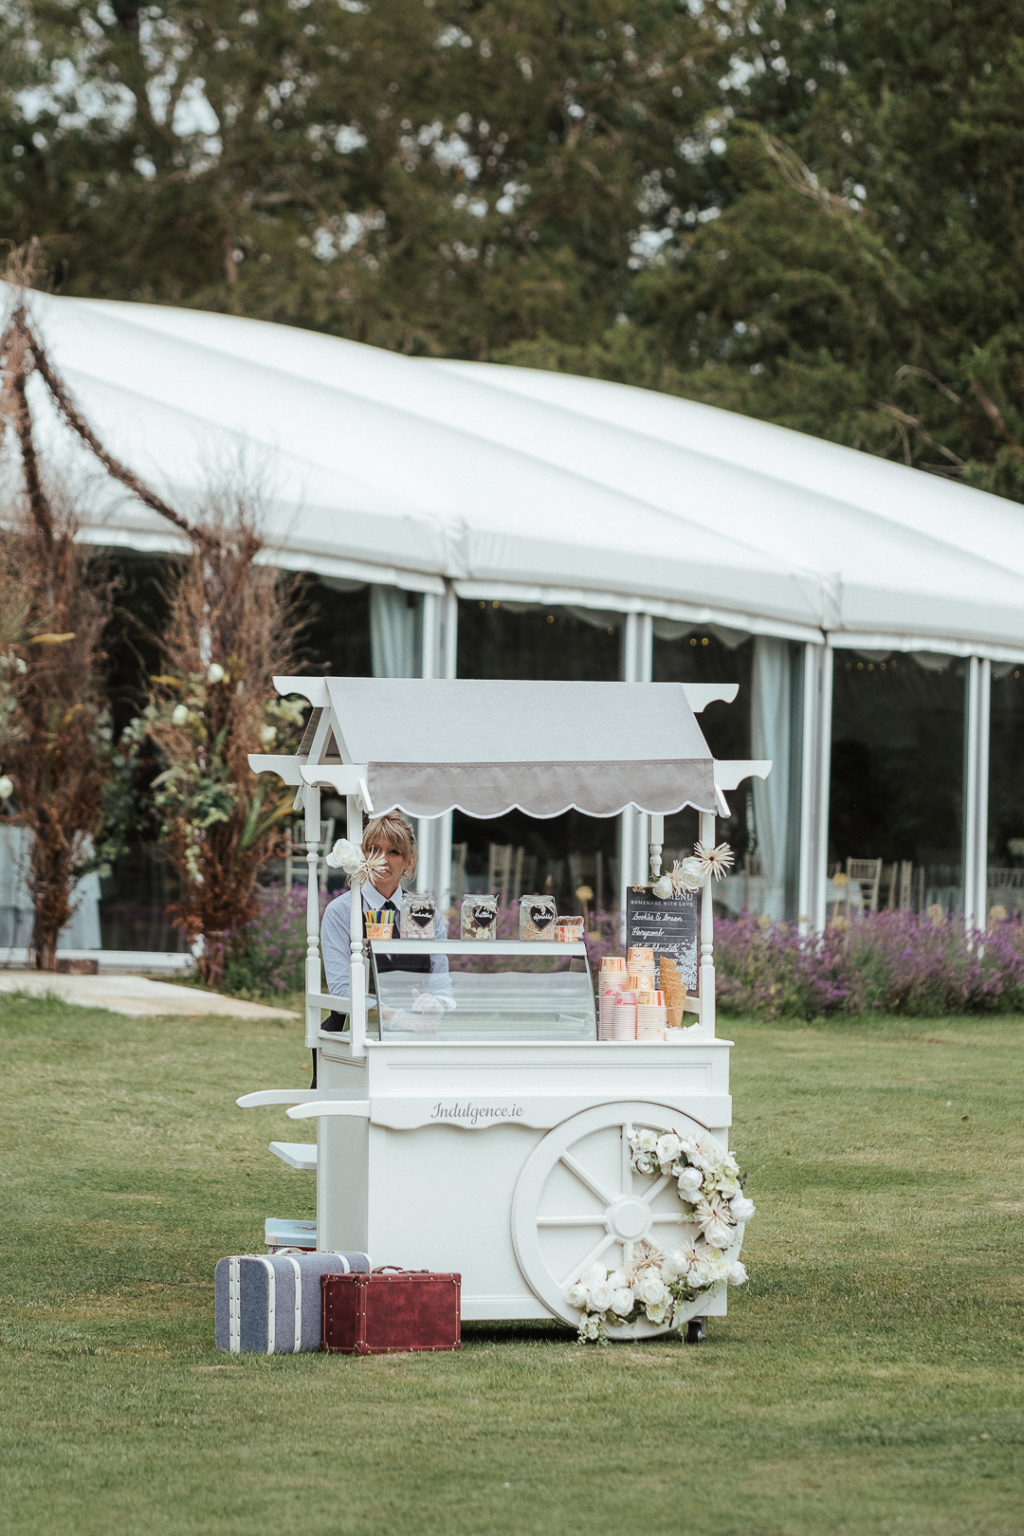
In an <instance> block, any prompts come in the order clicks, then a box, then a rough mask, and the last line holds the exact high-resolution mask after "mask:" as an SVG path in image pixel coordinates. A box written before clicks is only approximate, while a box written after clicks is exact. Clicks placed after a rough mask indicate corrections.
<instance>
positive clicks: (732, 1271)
mask: <svg viewBox="0 0 1024 1536" xmlns="http://www.w3.org/2000/svg"><path fill="white" fill-rule="evenodd" d="M725 1278H726V1279H727V1280H728V1282H729V1284H730V1285H746V1283H747V1270H746V1266H745V1265H743V1264H741V1263H740V1261H739V1259H734V1260H733V1262H732V1263H731V1264H730V1265H729V1273H728V1274H727V1275H726V1277H725Z"/></svg>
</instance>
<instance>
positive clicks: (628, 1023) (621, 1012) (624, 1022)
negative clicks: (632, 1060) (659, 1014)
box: [612, 992, 636, 1040]
mask: <svg viewBox="0 0 1024 1536" xmlns="http://www.w3.org/2000/svg"><path fill="white" fill-rule="evenodd" d="M614 1008H615V1015H614V1018H613V1019H612V1039H613V1040H635V1039H636V993H635V992H620V993H619V995H618V997H617V998H616V999H615V1004H614Z"/></svg>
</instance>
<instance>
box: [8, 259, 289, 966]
mask: <svg viewBox="0 0 1024 1536" xmlns="http://www.w3.org/2000/svg"><path fill="white" fill-rule="evenodd" d="M31 266H32V262H31V260H30V259H28V260H27V259H25V258H23V257H18V258H16V259H14V260H12V262H11V263H9V264H8V268H7V270H6V272H5V276H6V278H7V279H8V280H9V281H11V282H12V283H14V284H15V286H16V292H17V295H18V296H17V297H16V300H15V302H14V305H13V306H12V309H11V312H10V315H9V317H8V319H7V322H6V324H5V326H4V328H3V331H2V334H0V371H2V391H0V431H2V433H3V436H4V437H5V438H6V437H8V436H9V435H13V439H14V443H15V446H16V450H17V455H18V458H19V461H20V467H21V475H22V480H23V491H22V493H21V495H20V496H19V497H18V498H17V501H16V503H15V505H14V507H13V509H12V511H11V513H10V515H9V516H8V518H7V519H6V521H7V524H8V526H7V528H6V529H5V530H4V534H3V538H2V541H0V546H2V547H0V556H2V560H3V562H4V563H3V566H2V568H0V592H2V593H3V594H6V595H5V596H4V597H3V599H2V604H0V607H2V611H0V654H2V656H3V661H2V662H0V726H2V728H3V735H2V737H0V743H2V746H0V814H2V815H5V816H6V817H8V818H12V819H14V820H16V821H17V822H19V823H20V824H22V825H24V826H25V827H27V828H28V829H29V831H30V832H31V834H32V837H31V849H32V851H31V868H30V872H29V887H30V891H31V893H32V896H33V901H34V904H35V927H34V931H33V950H34V953H35V963H36V964H37V965H39V966H41V967H43V968H48V969H52V968H53V966H54V965H55V949H56V940H57V935H58V933H59V931H60V929H61V928H62V927H63V926H64V924H65V923H66V922H67V920H68V918H69V916H70V915H71V892H72V890H73V886H74V882H75V880H76V879H77V877H78V875H80V874H81V873H82V871H83V869H84V868H85V867H86V865H87V861H88V857H89V850H90V849H93V851H94V856H95V850H96V848H97V847H102V851H103V852H104V853H107V854H109V853H110V852H112V851H114V850H115V849H116V846H117V844H118V842H119V840H120V839H121V838H122V837H123V836H124V835H125V831H126V825H127V823H128V822H129V821H130V820H131V818H132V810H133V796H134V795H136V794H137V793H138V792H139V790H140V785H139V783H138V777H139V764H140V757H141V755H142V746H143V743H144V742H146V741H148V742H149V743H150V744H151V745H152V747H153V748H155V750H156V753H157V756H158V759H159V771H158V772H157V774H156V777H155V778H154V779H153V780H152V782H151V783H149V784H145V785H142V786H141V792H142V793H143V794H144V795H149V794H150V792H151V795H152V808H153V810H154V811H155V813H156V817H157V820H158V823H159V826H160V840H161V844H162V847H163V849H164V852H165V854H166V856H167V858H168V861H169V862H170V864H171V865H172V866H173V867H174V869H175V870H176V872H177V873H178V875H179V877H180V882H181V889H182V896H181V899H180V901H179V902H178V904H177V906H176V908H175V910H174V912H173V916H174V918H175V921H176V922H177V923H178V924H179V925H180V926H181V928H182V929H183V930H184V932H185V935H186V937H187V938H188V939H189V940H190V942H192V943H193V944H194V945H195V943H196V941H197V940H200V939H202V940H203V941H204V943H203V944H202V945H201V946H198V947H199V949H200V954H199V968H200V973H201V974H204V973H205V972H206V971H207V969H208V968H209V966H210V964H211V963H215V951H216V949H217V946H218V945H219V944H220V943H221V942H222V940H221V937H220V936H221V935H222V934H223V932H224V931H225V930H227V929H237V928H238V927H239V926H240V925H241V924H242V923H243V922H244V921H245V919H246V917H248V916H250V915H251V914H252V913H253V911H254V910H255V885H256V879H257V877H258V875H259V872H260V869H261V867H262V866H263V865H264V864H265V863H266V862H267V860H268V859H269V858H271V857H273V856H274V855H275V854H276V852H277V848H278V841H279V837H280V826H281V823H282V822H283V820H284V818H285V817H286V816H287V815H288V814H289V812H290V809H291V806H290V799H291V797H290V795H289V794H288V793H287V792H286V791H285V790H284V789H283V786H280V785H278V786H276V787H273V788H272V787H271V785H270V783H269V778H270V776H268V775H256V776H254V775H253V774H252V773H251V772H250V769H249V765H248V753H249V752H250V751H253V750H257V749H259V748H260V747H262V748H263V749H264V750H266V749H267V748H268V746H270V745H272V744H273V742H274V741H275V739H276V733H277V729H278V727H279V725H281V724H283V723H285V722H288V723H291V724H295V723H299V721H300V712H299V710H300V707H299V706H298V705H294V704H289V703H288V702H286V701H282V700H280V699H279V697H278V695H277V693H276V690H275V689H274V686H273V681H272V679H273V676H274V674H275V673H282V672H283V673H288V672H294V671H295V670H296V644H297V634H298V625H297V623H296V622H295V620H294V617H293V615H292V611H291V605H290V598H289V594H288V593H287V592H285V591H283V590H282V588H281V585H280V583H279V582H278V579H277V577H276V575H275V573H274V572H273V571H272V570H271V569H269V568H268V567H264V566H261V565H259V564H258V563H257V557H258V556H259V553H260V551H261V549H262V541H261V539H260V536H259V533H258V527H257V524H258V509H256V508H255V506H254V498H252V497H251V496H248V495H245V494H243V493H242V492H241V491H240V490H239V489H238V488H237V487H234V488H229V489H228V490H227V491H226V492H224V493H222V494H220V495H215V496H213V497H211V498H210V501H209V503H208V505H207V506H206V507H204V508H202V509H200V511H199V512H198V514H197V515H196V516H194V517H192V518H189V517H186V516H184V515H183V514H182V513H181V512H180V511H178V510H177V509H175V508H173V507H171V506H169V505H168V504H167V503H166V502H165V501H164V500H163V499H162V498H161V497H160V496H158V495H157V494H156V493H155V492H154V491H153V490H152V489H151V488H150V487H148V486H147V485H145V484H144V483H143V482H142V481H141V480H140V479H139V477H138V476H137V475H135V474H134V473H133V472H132V471H131V470H130V469H129V468H128V467H127V466H125V465H123V464H121V463H120V462H119V461H118V460H117V459H115V458H114V457H113V455H111V454H110V453H109V452H108V451H107V450H106V449H105V448H104V446H103V444H102V443H101V442H100V441H99V440H98V438H97V436H96V434H95V433H94V432H93V430H92V428H91V427H90V425H89V423H88V422H87V421H86V419H85V417H84V416H83V414H82V413H81V411H80V410H79V409H78V407H77V405H76V404H75V402H74V400H73V399H72V397H71V395H70V394H69V392H68V390H67V388H66V387H65V385H64V383H63V381H62V380H61V378H60V376H59V374H58V373H57V371H56V369H55V368H54V366H53V364H52V362H51V360H50V359H49V357H48V356H47V353H46V348H45V346H44V345H43V343H42V342H41V340H40V338H39V336H38V335H37V334H36V332H35V330H34V328H33V326H32V322H31V318H30V315H29V311H28V308H27V301H26V299H25V289H26V288H27V286H28V285H29V283H30V282H31V279H32V272H31ZM32 375H36V376H37V377H38V378H39V379H40V381H41V383H42V385H43V387H44V388H45V390H46V391H47V392H48V394H49V397H50V399H51V401H52V403H53V405H54V407H55V409H56V411H57V413H58V415H59V417H60V418H61V420H62V421H63V422H64V424H65V425H66V426H67V427H68V428H69V429H70V431H71V432H72V434H73V435H74V436H75V437H76V438H77V439H78V440H79V442H81V443H82V444H84V446H85V447H86V448H87V449H88V450H89V452H90V453H91V454H92V455H93V457H94V458H95V460H96V461H98V462H99V464H100V465H102V467H103V468H104V469H105V470H106V472H107V473H108V474H109V475H110V476H111V477H113V478H114V479H116V480H117V481H119V482H120V483H121V484H122V485H124V486H125V487H126V489H127V490H128V491H129V492H130V493H131V494H132V495H133V496H135V497H137V498H138V499H139V500H140V501H141V502H142V503H144V505H146V506H148V507H149V508H151V509H152V510H153V511H155V512H157V513H158V514H159V515H160V516H161V517H164V518H166V519H167V520H168V521H169V522H170V523H172V524H173V525H174V526H175V527H176V528H177V529H178V530H179V531H180V532H182V533H184V534H185V535H186V536H187V538H188V540H189V543H190V546H191V550H192V553H191V555H190V556H189V557H188V558H187V559H186V560H185V562H184V563H183V565H182V566H181V567H180V569H179V573H178V574H179V580H178V584H177V586H176V589H175V592H174V594H173V597H172V601H171V617H170V622H169V624H168V626H167V629H166V631H165V633H164V634H163V635H162V636H161V637H160V639H161V645H162V653H163V665H162V671H161V673H160V675H158V676H157V677H155V678H153V679H152V684H151V688H150V694H149V698H148V700H147V701H146V704H145V707H144V708H143V710H142V713H141V714H140V715H139V717H138V718H137V719H136V720H134V721H133V722H132V723H131V725H130V726H129V728H128V730H127V731H126V732H125V734H124V736H123V738H122V740H121V742H120V743H119V744H118V750H117V752H116V754H114V755H113V757H112V746H111V742H110V739H109V738H110V729H109V724H108V722H107V719H106V716H105V713H104V701H105V679H104V677H103V667H102V663H103V657H102V652H101V637H102V632H103V627H104V623H105V622H106V618H107V615H108V613H109V607H110V593H109V590H107V589H105V588H104V586H103V584H102V581H97V580H96V579H95V571H94V568H93V569H91V570H90V568H88V566H87V562H86V559H85V556H84V553H83V551H82V550H81V548H80V547H79V546H77V545H76V543H75V532H76V520H75V517H74V513H73V510H72V509H71V508H70V506H69V505H64V504H61V503H58V501H57V500H56V499H55V497H54V495H53V494H52V492H51V491H49V490H48V489H47V486H46V484H45V482H44V476H43V473H42V469H41V466H40V462H39V456H38V453H37V450H36V445H35V441H34V436H33V425H32V416H31V410H30V404H29V396H28V393H27V385H28V381H29V379H30V377H31V376H32ZM104 800H105V802H106V803H105V805H104Z"/></svg>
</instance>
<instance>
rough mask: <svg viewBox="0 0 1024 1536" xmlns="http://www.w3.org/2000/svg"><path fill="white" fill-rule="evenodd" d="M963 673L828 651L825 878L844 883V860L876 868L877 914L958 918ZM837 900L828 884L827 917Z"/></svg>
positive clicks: (954, 663) (961, 665) (927, 661)
mask: <svg viewBox="0 0 1024 1536" xmlns="http://www.w3.org/2000/svg"><path fill="white" fill-rule="evenodd" d="M966 667H967V663H966V662H964V661H962V660H960V659H958V658H952V657H939V656H931V655H929V656H928V657H926V658H924V663H923V664H922V662H918V661H917V660H915V659H914V658H913V657H912V656H908V655H898V654H893V655H890V656H888V657H885V658H868V657H865V656H863V655H861V654H859V653H858V652H856V651H837V652H836V656H835V667H834V682H833V711H832V777H831V792H830V798H829V842H828V859H829V874H830V876H831V875H834V874H837V873H838V874H839V875H840V876H845V875H846V873H847V861H848V860H850V859H856V860H871V859H874V860H877V859H881V861H882V880H881V882H880V885H879V889H878V893H877V896H876V897H875V901H876V903H877V905H879V906H889V905H892V906H898V905H901V904H902V905H911V906H913V907H914V908H916V909H918V910H921V911H926V910H927V909H928V908H929V907H941V908H942V910H943V911H945V912H947V913H950V914H952V913H955V912H962V911H963V904H964V888H963V781H964V736H965V677H966ZM904 866H909V870H908V871H907V872H906V874H905V875H904V876H903V877H902V878H901V879H900V880H898V881H892V877H891V871H893V870H894V869H895V870H897V871H899V870H901V869H902V868H903V867H904ZM890 886H891V888H890ZM844 900H845V901H848V900H849V898H848V897H847V896H846V890H845V888H844V887H843V885H842V884H840V887H839V888H838V890H837V888H836V887H835V886H834V884H833V883H832V882H830V887H829V904H830V910H831V909H832V907H834V906H835V905H836V903H837V902H841V901H844Z"/></svg>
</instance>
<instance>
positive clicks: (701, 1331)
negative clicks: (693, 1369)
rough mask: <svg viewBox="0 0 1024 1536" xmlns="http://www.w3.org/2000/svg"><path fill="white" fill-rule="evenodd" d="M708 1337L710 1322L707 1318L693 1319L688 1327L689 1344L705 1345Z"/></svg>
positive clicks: (687, 1338)
mask: <svg viewBox="0 0 1024 1536" xmlns="http://www.w3.org/2000/svg"><path fill="white" fill-rule="evenodd" d="M707 1337H708V1320H707V1318H706V1317H691V1318H690V1321H689V1322H688V1323H687V1325H686V1342H687V1344H705V1343H706V1342H707Z"/></svg>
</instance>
